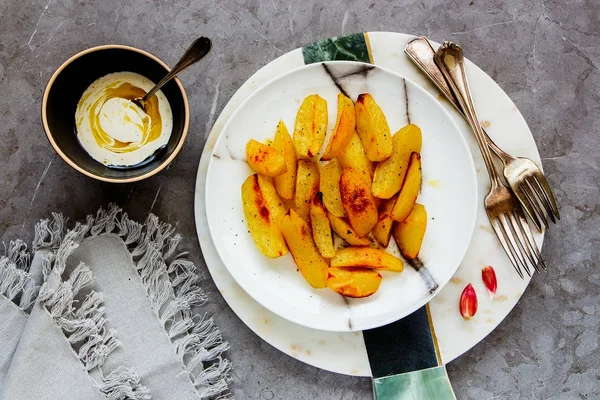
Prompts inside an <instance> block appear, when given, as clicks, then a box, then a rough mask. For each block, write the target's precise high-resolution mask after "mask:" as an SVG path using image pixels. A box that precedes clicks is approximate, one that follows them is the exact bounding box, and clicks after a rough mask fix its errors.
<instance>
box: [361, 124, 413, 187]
mask: <svg viewBox="0 0 600 400" xmlns="http://www.w3.org/2000/svg"><path fill="white" fill-rule="evenodd" d="M392 141H393V143H394V151H393V152H392V155H391V156H390V158H388V159H387V160H385V161H382V162H380V163H379V164H377V167H376V168H375V173H374V176H373V185H372V186H371V192H372V193H373V196H375V197H379V198H382V199H389V198H390V197H392V196H393V195H395V194H396V193H398V192H399V191H400V188H401V187H402V183H403V182H404V176H405V175H406V171H407V169H408V162H409V160H410V155H411V153H412V152H413V151H416V152H417V153H418V152H420V151H421V142H422V136H421V129H419V127H418V126H416V125H412V124H411V125H407V126H405V127H404V128H402V129H400V130H399V131H398V132H396V133H395V134H394V137H393V138H392Z"/></svg>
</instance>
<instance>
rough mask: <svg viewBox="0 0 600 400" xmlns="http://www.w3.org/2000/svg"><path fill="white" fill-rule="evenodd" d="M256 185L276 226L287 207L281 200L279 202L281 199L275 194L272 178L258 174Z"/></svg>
mask: <svg viewBox="0 0 600 400" xmlns="http://www.w3.org/2000/svg"><path fill="white" fill-rule="evenodd" d="M258 185H259V186H260V188H261V190H262V193H263V196H264V198H265V200H266V201H267V207H268V208H269V211H270V212H271V215H272V217H273V220H274V221H275V223H276V224H278V223H279V221H280V220H281V217H283V215H284V214H285V213H286V212H287V207H286V206H285V204H284V202H283V200H281V197H279V194H277V189H275V185H274V184H273V178H269V177H267V176H263V175H261V174H258Z"/></svg>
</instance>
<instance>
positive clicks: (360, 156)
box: [337, 132, 374, 182]
mask: <svg viewBox="0 0 600 400" xmlns="http://www.w3.org/2000/svg"><path fill="white" fill-rule="evenodd" d="M337 159H338V161H339V162H340V165H341V166H342V168H354V169H356V170H358V171H360V172H361V173H362V174H363V176H364V177H365V178H367V179H368V180H369V182H371V181H372V179H373V171H374V167H373V163H371V161H369V159H368V158H367V155H366V154H365V150H364V149H363V146H362V144H361V143H360V139H359V138H358V135H357V134H356V132H355V133H354V135H352V139H350V143H349V144H348V146H347V147H346V149H345V150H344V151H342V152H341V153H340V154H338V157H337Z"/></svg>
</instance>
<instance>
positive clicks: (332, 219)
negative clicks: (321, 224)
mask: <svg viewBox="0 0 600 400" xmlns="http://www.w3.org/2000/svg"><path fill="white" fill-rule="evenodd" d="M327 218H329V223H330V224H331V228H332V229H333V231H334V232H335V233H337V234H338V236H339V237H341V238H342V239H344V240H345V241H346V242H348V243H349V244H351V245H354V246H368V245H369V244H371V241H370V240H369V238H368V237H366V236H363V237H361V236H359V235H358V233H356V231H355V230H354V229H353V228H352V227H351V226H350V224H349V223H348V222H347V220H346V219H345V218H340V217H336V216H335V215H333V214H332V213H331V212H328V213H327Z"/></svg>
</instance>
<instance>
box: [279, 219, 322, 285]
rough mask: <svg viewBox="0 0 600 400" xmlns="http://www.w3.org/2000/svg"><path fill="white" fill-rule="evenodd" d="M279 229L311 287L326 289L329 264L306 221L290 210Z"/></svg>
mask: <svg viewBox="0 0 600 400" xmlns="http://www.w3.org/2000/svg"><path fill="white" fill-rule="evenodd" d="M279 227H280V229H281V233H282V234H283V237H284V238H285V242H286V243H287V244H288V246H289V249H290V252H291V253H292V257H294V261H295V263H296V265H297V266H298V269H300V272H301V273H302V276H304V278H305V279H306V281H307V282H308V283H309V285H311V286H312V287H314V288H324V287H326V286H327V283H326V280H327V272H328V269H329V262H328V261H327V259H325V258H324V257H323V256H322V255H321V254H320V253H319V250H317V247H316V245H315V242H313V238H312V235H311V232H310V228H309V226H308V224H307V223H306V221H304V220H303V219H302V218H300V216H299V215H298V214H297V213H296V212H295V211H294V210H289V211H288V212H287V214H285V215H284V216H283V218H282V219H281V223H280V224H279Z"/></svg>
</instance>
